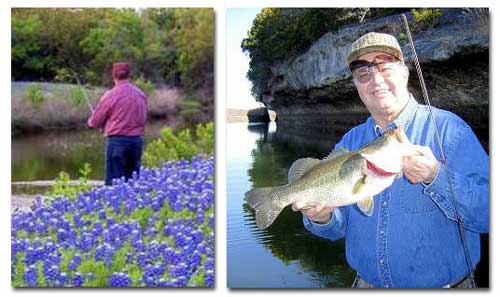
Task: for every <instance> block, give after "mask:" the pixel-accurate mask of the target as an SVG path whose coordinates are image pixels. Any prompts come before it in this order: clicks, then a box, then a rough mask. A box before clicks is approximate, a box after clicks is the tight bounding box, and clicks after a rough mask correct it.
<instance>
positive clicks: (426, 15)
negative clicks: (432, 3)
mask: <svg viewBox="0 0 500 297" xmlns="http://www.w3.org/2000/svg"><path fill="white" fill-rule="evenodd" d="M411 13H412V14H413V17H414V18H415V22H414V23H413V24H412V27H413V28H412V31H414V32H419V31H424V30H427V29H430V28H433V27H435V26H436V25H437V24H438V23H439V18H440V17H441V9H439V8H436V9H432V8H420V9H412V10H411Z"/></svg>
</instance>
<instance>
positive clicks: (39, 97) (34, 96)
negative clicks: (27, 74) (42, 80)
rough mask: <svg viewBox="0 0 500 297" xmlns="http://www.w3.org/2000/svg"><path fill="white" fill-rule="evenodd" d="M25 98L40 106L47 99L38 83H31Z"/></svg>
mask: <svg viewBox="0 0 500 297" xmlns="http://www.w3.org/2000/svg"><path fill="white" fill-rule="evenodd" d="M25 98H26V99H27V100H29V101H30V102H31V103H32V104H33V105H35V106H39V105H40V104H42V103H43V102H44V101H45V96H44V95H43V92H42V89H41V88H40V86H39V85H37V84H30V85H29V86H28V87H27V88H26V91H25Z"/></svg>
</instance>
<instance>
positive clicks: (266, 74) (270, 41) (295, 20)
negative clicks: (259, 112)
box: [241, 8, 408, 98]
mask: <svg viewBox="0 0 500 297" xmlns="http://www.w3.org/2000/svg"><path fill="white" fill-rule="evenodd" d="M406 10H408V9H395V8H387V9H382V8H375V9H369V8H264V9H262V11H261V12H260V13H259V14H258V15H257V17H256V18H255V20H254V21H253V24H252V28H251V29H250V30H249V32H248V36H247V38H246V39H244V40H243V41H242V44H241V48H242V50H243V52H245V53H248V55H249V56H250V69H249V70H248V73H247V77H248V79H249V80H250V81H251V82H252V95H253V96H254V97H255V98H259V95H260V94H261V93H262V91H263V90H264V89H265V88H266V84H267V81H268V80H269V78H270V77H271V66H272V65H274V64H276V63H277V62H282V61H286V60H287V59H290V58H293V57H295V56H297V55H298V54H301V53H303V52H305V51H306V50H307V49H308V48H309V47H310V46H311V45H312V44H313V43H314V42H315V41H316V40H317V39H319V38H320V37H321V36H322V35H324V34H325V33H327V32H335V31H336V30H337V29H338V28H340V27H341V26H343V25H345V24H348V23H359V22H363V21H365V20H366V19H370V18H376V17H381V16H385V15H389V14H394V13H399V12H402V11H406Z"/></svg>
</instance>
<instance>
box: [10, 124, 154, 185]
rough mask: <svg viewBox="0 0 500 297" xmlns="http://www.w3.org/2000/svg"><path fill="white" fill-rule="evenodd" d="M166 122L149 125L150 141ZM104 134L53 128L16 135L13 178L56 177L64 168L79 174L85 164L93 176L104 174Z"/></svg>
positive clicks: (147, 134)
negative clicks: (52, 129)
mask: <svg viewBox="0 0 500 297" xmlns="http://www.w3.org/2000/svg"><path fill="white" fill-rule="evenodd" d="M163 125H164V123H163V122H161V121H157V122H154V123H150V124H148V125H147V127H146V142H147V141H148V140H150V139H153V138H157V137H158V136H159V133H160V130H161V127H162V126H163ZM104 143H105V138H104V136H103V135H102V134H101V133H100V132H98V131H97V130H91V129H86V130H68V131H50V132H44V133H40V134H33V135H27V136H19V137H14V138H12V160H11V162H12V164H11V174H12V181H34V180H52V179H54V178H56V177H57V175H58V174H59V172H60V171H66V172H67V173H69V174H70V175H71V177H72V178H77V177H78V176H79V173H78V171H79V169H80V168H82V166H83V164H84V163H89V164H90V165H91V168H92V174H91V176H90V179H95V180H102V179H103V177H104Z"/></svg>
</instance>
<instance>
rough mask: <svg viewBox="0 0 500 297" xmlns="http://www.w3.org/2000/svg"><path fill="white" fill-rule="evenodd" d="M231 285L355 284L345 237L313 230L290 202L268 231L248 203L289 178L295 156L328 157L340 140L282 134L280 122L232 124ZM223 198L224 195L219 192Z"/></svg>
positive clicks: (229, 183)
mask: <svg viewBox="0 0 500 297" xmlns="http://www.w3.org/2000/svg"><path fill="white" fill-rule="evenodd" d="M226 139H227V150H226V158H227V167H228V168H227V196H228V197H227V285H228V287H230V288H322V287H350V285H351V284H352V281H353V279H354V276H355V275H354V272H353V271H352V270H351V269H350V268H349V266H348V265H347V263H346V261H345V257H344V243H343V241H338V242H331V241H328V240H324V239H321V238H319V237H316V236H314V235H311V234H310V233H309V232H308V231H306V230H305V229H304V227H303V225H302V215H301V214H300V213H295V212H293V211H292V210H291V208H290V207H287V208H286V209H285V210H284V211H283V212H282V213H281V214H280V216H279V217H278V219H277V220H276V221H275V222H274V223H273V225H272V226H271V227H269V228H268V229H266V230H259V229H257V227H256V226H255V217H254V214H253V211H252V210H251V209H250V208H249V207H248V206H247V205H246V204H245V203H244V201H243V197H244V194H245V192H247V191H249V190H250V189H252V188H254V187H268V186H278V185H283V184H285V183H286V180H287V174H288V168H289V167H290V165H291V164H292V163H293V161H294V160H296V159H298V158H301V157H306V156H310V157H311V156H312V157H322V156H325V155H326V154H327V153H328V151H330V149H331V146H332V144H333V143H335V142H336V139H331V138H329V137H325V138H321V137H314V138H311V137H300V135H287V134H286V133H278V131H276V126H275V124H274V123H271V124H269V125H251V126H248V124H247V123H231V124H227V138H226ZM218 198H220V197H218Z"/></svg>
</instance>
